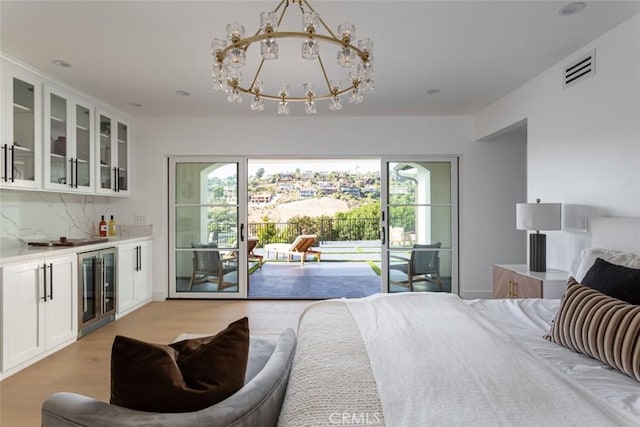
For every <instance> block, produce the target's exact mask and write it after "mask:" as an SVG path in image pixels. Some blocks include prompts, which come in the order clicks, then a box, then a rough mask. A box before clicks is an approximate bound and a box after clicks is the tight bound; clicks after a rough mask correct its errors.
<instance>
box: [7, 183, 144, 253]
mask: <svg viewBox="0 0 640 427" xmlns="http://www.w3.org/2000/svg"><path fill="white" fill-rule="evenodd" d="M0 206H1V208H0V246H8V245H15V244H23V243H24V242H25V241H28V240H36V239H47V238H51V239H57V238H58V237H59V236H66V237H68V238H85V237H91V236H95V235H96V234H97V233H98V221H99V220H100V216H101V215H104V216H105V219H107V220H108V219H109V215H110V211H109V198H106V197H98V196H90V195H77V194H62V193H46V192H35V191H34V192H31V191H12V190H0ZM117 219H118V218H116V220H117ZM150 228H151V226H125V225H120V224H119V227H118V230H119V232H121V233H122V235H123V236H124V234H125V232H126V234H127V235H128V236H130V237H137V236H139V235H148V234H151V233H150ZM147 229H149V230H147ZM147 232H148V233H147ZM141 233H146V234H141Z"/></svg>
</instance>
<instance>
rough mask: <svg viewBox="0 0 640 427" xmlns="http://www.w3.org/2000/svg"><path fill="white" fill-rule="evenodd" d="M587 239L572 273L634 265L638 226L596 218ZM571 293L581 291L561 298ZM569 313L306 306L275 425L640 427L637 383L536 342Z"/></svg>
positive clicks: (407, 301)
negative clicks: (601, 263)
mask: <svg viewBox="0 0 640 427" xmlns="http://www.w3.org/2000/svg"><path fill="white" fill-rule="evenodd" d="M591 233H592V236H591V237H592V246H593V248H587V249H585V250H584V251H583V252H582V253H581V256H580V257H579V258H578V259H577V261H576V263H574V265H572V268H571V274H572V275H573V276H579V277H580V279H582V278H583V277H582V276H583V275H584V273H585V272H586V271H588V270H589V268H588V263H593V262H594V259H595V258H598V257H607V256H609V258H611V259H613V258H616V257H618V258H616V259H617V260H619V258H620V256H621V255H620V254H622V253H624V254H625V256H626V258H625V260H626V261H629V260H632V261H633V262H636V263H640V257H636V258H633V257H634V255H633V254H631V253H635V254H640V219H626V218H597V219H593V220H592V223H591ZM631 267H633V268H640V265H637V266H636V265H632V266H631ZM639 271H640V270H639ZM639 286H640V284H639ZM574 288H575V289H578V288H580V291H582V290H583V288H585V287H582V286H581V285H578V284H572V285H571V286H570V287H569V289H570V291H567V294H570V293H571V292H573V289H574ZM585 292H592V293H597V292H596V291H594V290H591V289H589V290H587V291H585ZM565 297H567V298H568V296H565ZM603 298H608V297H606V296H604V297H603ZM607 301H608V300H607ZM615 301H616V302H617V301H618V300H615ZM619 303H620V304H626V303H623V302H622V301H620V302H619ZM561 304H563V305H562V306H561ZM627 305H629V304H627ZM567 307H568V302H566V301H565V299H563V300H562V301H561V300H543V299H519V300H518V299H505V300H472V301H464V300H461V299H459V298H458V297H457V296H454V295H450V294H438V293H403V294H392V295H374V296H372V297H367V298H362V299H353V300H346V299H343V300H329V301H322V302H318V303H314V304H312V305H310V306H309V307H308V308H307V309H306V310H305V312H304V313H303V314H302V316H301V319H300V324H299V328H298V344H297V349H296V355H295V359H294V362H293V367H292V371H291V375H290V378H289V384H288V387H287V392H286V396H285V400H284V403H283V407H282V411H281V413H280V418H279V425H283V426H290V425H296V426H297V425H314V426H318V425H336V424H338V425H388V426H429V425H432V426H441V425H465V426H466V425H474V426H477V425H491V426H495V425H504V426H511V425H519V426H527V425H530V426H540V425H545V426H550V425H563V426H564V425H580V426H607V425H622V426H625V425H630V426H637V425H640V382H639V381H638V378H637V376H636V377H635V378H634V377H633V376H632V375H631V376H630V375H629V374H625V373H623V372H621V371H620V370H617V369H613V368H612V367H611V366H609V365H607V364H605V363H603V362H601V361H599V360H597V359H595V358H593V357H590V356H587V355H585V354H581V353H579V352H576V351H573V350H570V349H568V348H565V347H564V346H562V345H559V344H556V343H554V342H551V341H549V340H548V339H545V338H544V336H545V335H548V334H549V333H550V330H551V328H552V322H554V319H555V318H556V314H557V313H558V311H559V310H561V311H562V312H563V313H565V312H566V310H567ZM631 308H632V309H633V310H640V307H638V306H632V307H631ZM624 309H625V310H626V309H629V307H627V306H625V307H624ZM627 311H628V310H627ZM582 317H585V316H582ZM638 319H640V315H639V316H638ZM582 320H584V319H582ZM563 321H564V320H563ZM639 322H640V320H639ZM556 323H558V324H559V321H557V322H556ZM567 324H568V322H567ZM636 326H637V325H636ZM628 330H631V328H629V329H628ZM637 330H640V329H636V331H637ZM638 335H639V334H638V333H635V339H633V338H634V337H633V336H632V337H631V338H632V342H633V343H635V344H634V345H635V348H636V350H635V353H634V354H635V355H636V356H637V354H638V353H639V352H640V341H639V339H638ZM585 337H586V334H585ZM587 338H590V337H587ZM616 342H617V341H616ZM594 345H595V344H594ZM634 357H635V356H634ZM636 359H638V358H636ZM636 359H634V360H635V362H634V363H635V365H634V366H635V369H636V371H638V372H639V373H640V362H638V360H636Z"/></svg>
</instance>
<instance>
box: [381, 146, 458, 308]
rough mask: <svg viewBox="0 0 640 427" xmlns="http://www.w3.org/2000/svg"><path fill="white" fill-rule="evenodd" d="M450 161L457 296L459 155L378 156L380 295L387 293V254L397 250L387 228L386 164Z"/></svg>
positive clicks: (455, 289)
mask: <svg viewBox="0 0 640 427" xmlns="http://www.w3.org/2000/svg"><path fill="white" fill-rule="evenodd" d="M405 162H406V163H429V162H449V163H450V164H451V189H450V191H451V249H450V251H451V293H452V294H455V295H459V294H460V284H459V269H460V267H459V258H460V253H459V227H460V222H459V192H460V187H459V181H458V180H459V176H458V173H459V172H458V171H459V162H460V158H459V156H427V155H425V156H410V157H409V156H381V158H380V190H381V191H380V207H381V210H382V212H381V213H380V235H381V248H380V261H381V268H382V273H381V275H382V283H381V286H382V289H381V290H380V291H381V292H382V293H389V254H390V252H391V251H393V250H394V251H397V250H398V248H390V241H389V238H390V235H391V231H390V229H389V167H388V165H389V163H405Z"/></svg>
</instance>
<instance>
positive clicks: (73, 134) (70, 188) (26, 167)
mask: <svg viewBox="0 0 640 427" xmlns="http://www.w3.org/2000/svg"><path fill="white" fill-rule="evenodd" d="M0 61H1V68H2V73H1V76H2V77H1V82H0V83H1V85H0V86H1V90H0V188H14V189H30V190H47V191H56V192H66V193H84V194H101V195H109V196H129V195H130V194H131V170H130V163H131V161H130V142H131V141H130V138H131V128H130V125H129V123H128V121H127V120H124V119H123V118H122V117H121V116H120V115H119V114H117V113H111V112H107V111H104V110H101V109H100V107H99V106H98V107H97V106H96V105H95V104H94V103H91V102H88V101H86V100H84V96H83V95H82V94H79V93H76V92H75V91H74V90H73V89H71V88H68V89H64V88H63V87H61V86H62V85H60V84H57V83H55V82H53V81H51V80H50V79H48V78H47V77H46V76H44V75H40V74H39V73H37V72H35V71H30V69H28V68H27V67H26V66H22V65H20V64H19V63H17V62H15V61H13V60H8V59H6V58H2V57H1V54H0Z"/></svg>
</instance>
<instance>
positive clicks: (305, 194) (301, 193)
mask: <svg viewBox="0 0 640 427" xmlns="http://www.w3.org/2000/svg"><path fill="white" fill-rule="evenodd" d="M315 195H316V190H313V189H311V188H304V189H301V190H298V197H300V198H304V199H307V198H309V197H314V196H315Z"/></svg>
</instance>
